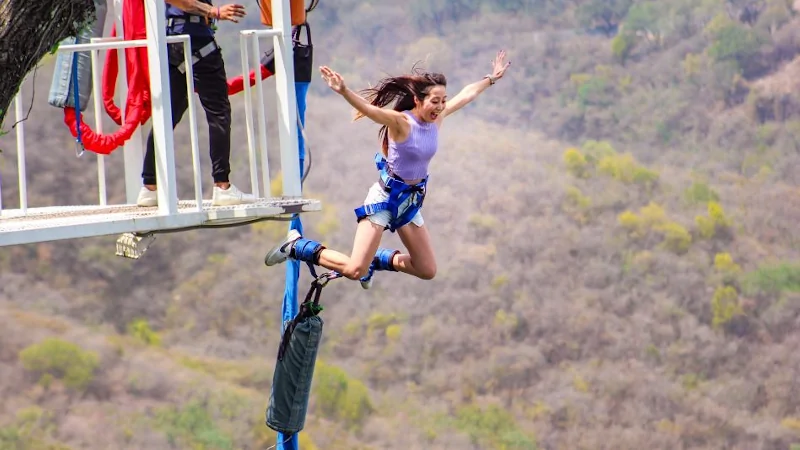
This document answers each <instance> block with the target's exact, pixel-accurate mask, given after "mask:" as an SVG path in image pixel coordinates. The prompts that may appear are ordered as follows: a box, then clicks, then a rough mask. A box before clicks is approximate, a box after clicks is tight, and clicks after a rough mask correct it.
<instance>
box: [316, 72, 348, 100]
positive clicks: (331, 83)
mask: <svg viewBox="0 0 800 450" xmlns="http://www.w3.org/2000/svg"><path fill="white" fill-rule="evenodd" d="M319 71H320V73H321V74H322V79H323V80H325V82H326V83H328V87H330V88H331V89H333V90H334V91H335V92H337V93H339V94H341V93H343V92H344V90H345V86H344V79H342V76H341V75H339V74H338V73H336V72H334V71H333V70H331V69H330V68H329V67H328V66H321V67H320V68H319Z"/></svg>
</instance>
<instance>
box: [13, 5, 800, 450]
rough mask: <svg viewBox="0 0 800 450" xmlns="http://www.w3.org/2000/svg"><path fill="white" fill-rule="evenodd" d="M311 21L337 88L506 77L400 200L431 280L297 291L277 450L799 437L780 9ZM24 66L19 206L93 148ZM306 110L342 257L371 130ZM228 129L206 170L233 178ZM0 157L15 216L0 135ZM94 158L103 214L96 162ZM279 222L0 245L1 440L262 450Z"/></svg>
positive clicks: (784, 38) (453, 130)
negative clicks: (312, 371)
mask: <svg viewBox="0 0 800 450" xmlns="http://www.w3.org/2000/svg"><path fill="white" fill-rule="evenodd" d="M247 6H248V11H249V13H250V16H249V17H248V18H247V20H246V21H245V22H244V23H242V24H239V25H234V24H230V23H225V24H222V26H221V27H220V33H221V35H220V42H221V43H222V45H223V48H224V52H225V57H226V66H227V68H228V75H229V76H234V75H237V74H239V72H240V69H239V67H240V64H239V59H238V57H239V53H238V41H237V39H238V38H237V35H236V30H237V29H238V28H239V27H244V28H253V27H256V26H258V19H257V17H256V16H257V9H255V5H253V6H252V7H251V6H250V5H247ZM310 20H311V21H312V27H313V29H312V31H313V33H314V35H313V38H314V44H315V49H314V50H315V64H325V65H329V66H331V67H332V68H333V69H335V70H337V71H340V72H341V73H342V74H343V75H344V76H345V80H346V81H347V83H348V85H349V86H350V87H352V88H354V89H360V88H363V87H366V86H367V85H368V83H370V82H372V83H374V82H375V81H376V80H377V79H378V78H379V77H381V76H382V75H383V74H385V73H387V72H388V73H397V72H400V71H407V70H409V69H410V68H411V66H412V65H413V64H414V63H415V62H417V61H422V63H423V66H424V67H426V68H430V69H433V70H440V71H442V72H444V73H445V74H446V75H447V76H448V81H449V83H448V91H449V92H450V93H451V95H453V94H454V93H455V92H457V91H458V89H460V87H461V86H463V85H464V84H466V83H468V82H471V81H474V80H477V79H480V78H481V77H482V76H483V75H484V74H485V73H486V72H488V71H489V70H490V68H491V66H490V63H489V61H490V59H491V58H492V57H493V56H494V54H495V52H496V51H497V50H499V49H505V50H506V51H507V52H508V55H509V59H510V60H511V61H512V65H511V68H510V69H509V71H508V72H507V75H506V76H505V77H504V78H503V80H501V82H499V83H498V84H497V85H495V86H493V87H491V88H490V89H489V90H487V91H486V92H485V93H484V94H483V96H481V97H480V98H479V99H478V100H477V101H476V102H475V103H474V104H473V105H470V106H469V107H467V108H465V109H464V110H463V112H461V113H459V114H457V115H456V116H453V117H452V118H449V119H448V121H447V123H446V124H445V126H444V127H443V129H442V143H441V147H440V148H441V151H440V153H439V154H438V155H437V156H436V158H435V159H434V162H433V163H432V166H431V180H430V184H429V197H428V198H426V201H425V209H424V215H425V220H426V224H427V225H428V227H429V229H430V232H431V236H432V239H433V242H434V248H435V251H436V254H437V259H438V272H437V275H436V278H434V279H433V280H431V281H422V280H416V279H412V278H410V277H406V276H403V275H400V274H395V273H379V274H378V275H377V276H376V278H375V282H374V285H373V289H372V290H370V291H363V290H362V289H361V288H360V287H359V285H358V284H357V283H352V282H349V281H346V280H340V281H336V282H334V283H332V284H331V285H330V286H329V287H328V288H326V290H325V293H324V297H323V303H324V304H325V306H326V308H325V311H324V313H323V317H324V318H325V336H324V343H323V348H322V352H321V354H320V358H319V365H318V367H317V372H316V376H315V386H314V391H313V394H312V400H311V406H310V413H309V418H308V421H307V426H306V429H305V430H304V433H303V438H302V439H303V441H302V442H303V443H302V445H301V447H302V448H304V449H305V448H319V449H340V448H341V449H388V450H392V449H408V448H414V449H417V448H436V449H498V450H500V449H502V450H511V449H536V448H539V449H548V450H549V449H643V448H648V449H651V448H652V449H656V448H657V449H678V448H687V449H688V448H691V449H723V448H724V449H776V450H777V449H781V450H786V449H791V450H795V448H796V447H797V448H800V407H798V405H800V383H799V382H798V380H800V376H798V374H799V373H800V356H798V355H797V352H796V348H797V343H798V340H800V333H798V331H797V324H798V323H800V257H799V256H798V253H799V250H800V228H798V227H797V223H798V221H799V220H800V186H798V180H800V147H798V143H799V142H800V141H798V139H800V116H798V112H800V109H798V107H797V106H798V105H800V102H799V101H798V100H799V99H798V96H797V94H796V92H797V89H796V88H795V86H796V81H795V80H797V79H798V75H800V65H798V64H800V63H799V62H798V60H796V59H795V57H796V55H797V53H798V49H800V34H798V33H797V31H796V30H797V29H798V24H800V19H799V18H798V17H797V13H796V11H795V10H793V9H792V7H791V2H786V1H782V0H775V1H771V0H767V1H765V2H761V3H757V2H751V3H748V2H745V1H729V2H723V1H716V0H702V1H698V0H694V1H690V0H669V1H659V2H655V1H647V2H642V1H634V2H632V1H629V0H613V1H610V0H605V1H601V0H594V1H581V0H571V1H567V0H547V1H538V0H537V1H533V0H516V1H493V2H489V1H481V0H458V1H448V2H444V1H438V0H434V1H432V0H427V1H422V0H412V1H409V2H405V3H403V4H402V5H400V4H397V5H394V6H392V5H388V4H386V2H378V1H362V2H355V1H352V0H342V1H340V2H336V3H331V2H325V1H324V0H323V2H321V3H320V6H319V7H318V9H317V10H315V11H314V12H313V13H312V15H311V16H310ZM51 73H52V60H49V61H44V62H43V64H42V67H41V68H40V69H39V71H38V75H37V78H36V80H35V86H36V90H35V97H34V102H35V103H34V105H33V107H32V110H31V114H30V119H29V125H28V128H26V133H27V143H28V147H29V149H30V150H29V151H28V174H29V184H30V187H29V195H30V204H31V206H43V205H49V204H70V203H90V202H94V201H96V188H97V181H96V170H95V166H94V164H93V158H92V157H91V156H90V155H85V156H84V158H82V159H77V158H75V157H74V156H73V153H72V144H71V142H72V140H71V138H70V135H69V134H68V132H67V130H66V128H65V127H64V125H63V123H62V117H61V115H60V111H58V110H56V109H54V108H52V107H50V106H48V105H47V103H46V99H45V98H44V97H45V94H42V93H43V92H46V91H47V88H48V86H49V83H50V76H51V75H50V74H51ZM273 86H274V81H273V80H272V79H270V80H268V81H267V82H266V87H267V89H265V91H267V92H269V94H268V95H267V101H268V102H269V103H268V104H269V105H272V104H273V103H272V102H274V95H273V94H272V91H273V90H274V89H273ZM23 95H24V96H25V98H28V99H29V98H30V97H31V95H33V89H32V83H30V82H29V83H27V84H26V86H25V88H24V90H23ZM232 102H233V105H234V112H233V116H234V132H233V135H234V136H244V120H241V119H242V117H243V114H244V107H243V98H242V96H241V95H238V96H236V97H233V98H232ZM308 107H309V110H308V113H307V114H308V115H307V122H308V125H307V127H308V129H307V132H308V133H309V138H310V145H311V151H312V154H313V168H312V172H311V175H310V176H309V178H308V180H307V183H306V185H305V190H306V192H307V193H308V196H310V197H313V198H319V199H321V200H322V202H323V209H324V210H323V212H320V213H309V214H308V215H306V216H304V218H303V219H304V224H305V226H306V229H307V233H308V234H309V236H311V237H314V238H318V239H321V240H322V241H323V242H324V243H325V244H326V245H328V246H330V247H333V248H336V249H341V250H343V251H347V250H348V249H349V247H350V245H352V236H353V232H354V230H355V221H354V215H353V208H354V207H356V206H357V205H358V204H359V203H360V202H361V201H362V200H363V198H364V196H365V195H366V190H367V188H368V187H369V185H370V184H371V183H373V181H374V180H375V178H374V177H375V169H374V164H373V163H372V156H373V154H374V153H375V151H376V150H377V149H378V144H377V126H375V125H373V124H370V123H368V122H366V121H358V122H355V123H353V122H352V117H353V112H352V110H351V109H350V108H349V106H348V105H347V104H346V103H345V102H344V101H343V100H341V99H340V98H338V97H336V96H335V95H333V94H332V93H330V92H329V90H328V88H327V87H326V86H325V85H324V84H323V83H322V82H321V80H319V79H315V80H314V82H313V83H312V89H311V93H310V95H309V100H308ZM268 111H272V109H268ZM198 117H200V119H199V136H200V142H201V143H202V145H201V152H203V153H205V152H206V149H207V146H206V145H207V144H206V142H207V128H206V126H205V120H204V119H203V118H202V114H199V115H198ZM87 120H93V118H92V117H91V113H88V114H87ZM107 123H108V124H109V125H108V127H107V129H113V127H111V125H110V124H111V122H110V120H108V121H107ZM187 124H188V121H185V122H184V123H181V124H180V125H179V126H178V128H177V129H176V142H178V143H179V144H178V147H177V148H176V154H177V160H178V162H179V164H181V167H183V168H184V169H185V170H182V171H181V173H180V176H179V181H180V183H181V185H180V189H179V192H181V194H182V195H184V196H187V197H188V196H190V195H191V192H192V184H191V183H192V180H191V171H190V170H189V167H190V166H191V159H190V153H189V144H188V125H187ZM10 126H11V123H10V122H8V121H7V122H6V123H5V124H4V125H3V129H6V130H9V129H10ZM271 126H272V127H273V129H274V127H275V124H274V123H272V124H271ZM274 134H275V133H273V135H272V136H270V148H271V149H277V138H276V137H275V136H274ZM244 142H246V141H245V140H244V139H237V140H235V141H234V146H233V158H234V161H233V173H232V181H233V182H234V183H235V184H237V185H238V186H240V187H241V188H243V189H247V188H248V187H249V176H248V173H247V154H246V145H245V144H244ZM0 148H2V149H3V152H2V153H0V174H2V179H3V182H2V183H3V184H2V199H3V206H4V208H9V207H16V205H17V204H18V203H17V201H18V200H17V199H18V193H17V191H16V187H15V186H14V185H13V183H14V181H15V174H16V166H15V164H16V154H15V144H14V137H13V133H11V134H10V135H7V136H3V137H0ZM275 154H276V155H277V152H276V153H275ZM271 163H272V164H271V166H270V167H278V166H279V164H278V160H277V157H276V159H275V161H274V162H273V161H271ZM202 164H203V167H204V170H205V171H207V170H208V167H209V162H208V158H207V157H206V156H205V154H204V155H203V159H202ZM108 166H109V169H108V170H109V172H108V179H109V180H112V181H111V182H110V184H109V201H113V202H121V201H123V198H124V191H123V189H124V187H123V185H122V182H121V181H120V180H121V177H122V173H123V172H122V170H123V169H122V155H121V151H117V152H116V153H114V154H112V155H111V156H110V157H109V161H108ZM278 175H279V174H277V173H276V174H275V176H276V178H277V176H278ZM205 181H206V182H208V183H209V184H210V180H205ZM207 190H208V188H206V191H207ZM0 220H1V219H0ZM285 230H286V224H285V223H270V222H267V223H261V224H257V225H253V226H248V227H240V228H232V229H224V230H204V231H189V232H184V233H178V234H169V235H162V236H159V237H158V239H157V240H156V242H155V244H154V245H153V247H151V248H150V250H148V252H147V254H146V255H145V256H144V257H143V258H142V259H141V260H138V261H131V260H125V259H122V258H119V257H116V256H114V255H113V243H114V238H113V237H105V238H93V239H82V240H73V241H66V242H53V243H44V244H38V245H28V246H16V247H5V248H3V249H2V250H0V362H1V363H0V393H2V395H3V398H4V399H5V401H4V402H2V405H1V406H0V448H10V449H59V450H61V449H68V448H69V449H78V448H81V449H107V448H196V449H234V448H236V449H263V448H266V447H267V446H268V445H271V444H272V443H274V433H272V432H271V431H270V430H268V429H267V428H266V427H265V426H263V414H264V409H265V408H266V406H267V401H268V396H269V388H270V385H271V383H270V382H271V377H272V368H273V363H274V359H275V354H276V353H275V352H276V350H277V344H278V342H279V339H280V335H279V333H278V330H279V320H280V302H281V298H282V294H283V285H284V276H285V272H284V268H282V267H279V268H266V267H265V266H264V265H263V263H262V261H263V256H264V253H265V252H266V251H267V250H268V249H269V248H270V247H271V246H272V245H274V244H275V243H276V242H277V241H278V239H280V237H281V236H282V235H283V234H284V233H285ZM383 245H385V246H394V247H398V246H400V241H399V239H398V238H397V236H395V235H389V234H388V233H387V235H386V237H385V240H384V244H383ZM309 281H310V277H309V276H308V274H307V273H306V272H305V269H304V273H303V275H302V278H301V289H303V290H304V289H305V288H306V286H308V282H309ZM54 339H55V340H54Z"/></svg>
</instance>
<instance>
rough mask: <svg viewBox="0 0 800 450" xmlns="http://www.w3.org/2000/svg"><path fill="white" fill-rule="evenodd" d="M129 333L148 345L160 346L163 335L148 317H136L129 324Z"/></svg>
mask: <svg viewBox="0 0 800 450" xmlns="http://www.w3.org/2000/svg"><path fill="white" fill-rule="evenodd" d="M128 334H130V335H131V336H133V337H135V338H136V339H138V340H140V341H142V342H143V343H145V344H146V345H153V346H156V347H158V346H160V345H161V336H159V335H158V333H156V332H155V331H153V329H152V328H150V324H149V323H148V322H147V319H136V320H134V321H133V322H131V323H129V324H128Z"/></svg>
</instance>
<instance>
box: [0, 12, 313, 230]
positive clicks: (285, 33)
mask: <svg viewBox="0 0 800 450" xmlns="http://www.w3.org/2000/svg"><path fill="white" fill-rule="evenodd" d="M272 2H273V23H274V26H275V27H274V28H272V29H260V30H243V31H241V32H240V45H241V49H240V50H241V56H242V76H243V82H244V95H245V116H246V123H247V125H246V127H247V139H248V154H249V163H250V164H249V165H250V168H249V169H250V182H251V189H252V193H253V194H254V195H255V196H256V197H259V198H260V197H261V191H260V189H259V183H258V162H257V159H258V157H257V156H260V157H261V171H262V187H263V191H264V196H265V197H267V196H269V194H270V174H269V163H268V158H267V155H268V151H267V150H268V148H267V125H266V109H265V105H264V97H263V86H262V80H261V70H260V63H259V58H260V53H261V51H260V47H259V38H261V37H272V38H273V39H274V47H275V72H276V73H275V74H274V75H275V79H276V87H277V112H278V131H279V142H280V147H281V154H280V163H281V170H282V171H283V189H282V191H283V193H282V195H283V197H296V198H297V197H300V196H301V190H300V182H301V180H300V166H299V159H298V136H297V125H296V120H297V119H296V118H297V104H296V99H295V93H294V61H293V57H292V42H291V29H289V30H282V28H281V25H282V24H283V23H286V24H289V23H290V22H289V19H290V18H289V7H288V4H286V5H284V3H288V1H287V0H272ZM159 3H160V4H159ZM145 6H146V8H145V9H146V14H147V25H148V39H146V40H130V41H125V40H123V39H122V38H121V37H103V38H93V39H92V40H91V42H90V43H86V44H70V45H62V46H59V48H58V52H62V53H72V52H76V51H90V52H91V70H92V95H93V96H94V99H93V105H92V108H93V110H94V116H95V131H96V132H97V133H102V132H103V126H102V115H103V113H104V111H103V109H102V102H101V95H102V92H101V79H100V73H101V72H100V71H101V70H102V67H101V66H100V54H99V52H100V50H107V49H124V48H134V47H145V46H146V47H148V59H149V60H150V67H149V68H150V75H151V101H152V107H153V115H152V120H153V133H154V138H155V148H156V174H157V183H158V186H159V189H158V194H159V198H158V200H159V214H161V215H171V214H176V213H177V194H176V186H175V183H176V177H175V158H174V149H173V147H172V145H171V144H172V127H171V124H172V123H171V121H170V120H166V119H167V118H169V117H170V114H171V108H170V102H169V100H168V99H169V97H168V96H167V95H166V94H167V93H169V83H168V80H167V78H166V73H165V72H166V71H164V70H154V69H155V68H159V67H162V66H163V64H166V60H165V55H166V52H165V50H166V49H165V48H164V49H160V48H159V47H158V44H159V43H163V44H164V47H166V43H181V44H183V49H184V65H185V67H186V73H185V75H186V82H187V92H188V93H189V96H190V101H189V102H188V103H189V105H188V112H189V128H190V136H191V152H192V169H193V178H194V200H195V204H196V208H197V210H198V211H202V210H203V203H202V202H203V191H202V173H201V166H200V153H199V145H198V136H197V112H196V106H195V102H194V97H193V95H194V74H193V67H192V61H191V58H192V54H191V48H190V41H189V36H188V35H180V36H169V37H167V36H166V34H165V20H164V14H163V12H164V9H163V8H164V6H163V2H158V1H156V0H147V1H146V2H145ZM153 30H157V31H155V32H153ZM120 34H122V31H121V30H120ZM248 44H250V47H251V50H252V51H251V52H250V53H248V51H247V50H248V48H247V47H248ZM119 53H120V54H122V53H123V52H119ZM250 56H252V58H253V59H254V60H255V63H254V67H255V70H254V76H255V87H256V95H257V99H258V103H257V108H258V121H257V132H258V148H259V153H260V154H259V155H257V153H256V145H255V139H254V134H255V133H254V130H253V128H254V122H253V120H254V119H253V116H254V115H253V104H252V98H251V94H252V87H251V86H250V60H249V58H250ZM121 59H122V58H121ZM119 67H120V71H119V74H120V77H121V78H124V77H125V74H126V71H125V70H124V67H125V66H124V64H120V66H119ZM73 70H76V69H75V68H73ZM126 81H127V80H123V83H125V84H127V83H126ZM20 91H21V89H20ZM165 91H166V92H165ZM21 100H22V99H21V92H19V93H17V95H16V97H15V100H14V101H15V106H16V108H15V109H16V115H17V121H18V123H17V125H16V129H17V130H16V132H17V134H16V137H17V166H18V175H19V176H18V178H19V195H20V210H21V211H20V212H21V213H22V214H23V215H25V214H27V209H28V201H27V200H28V197H27V176H26V169H25V125H24V122H23V121H21V120H22V119H23V111H22V109H23V108H22V101H21ZM121 103H122V102H121ZM120 109H121V110H123V112H124V107H123V105H122V104H121V105H120ZM165 110H166V111H165ZM167 113H169V114H167ZM134 136H136V134H134ZM79 156H80V154H79ZM130 162H131V161H129V160H128V158H126V161H125V173H126V175H125V177H126V190H127V191H128V192H127V198H128V202H129V203H130V200H131V198H132V195H131V194H132V193H131V192H130V190H131V188H132V186H131V183H130V182H129V181H130V180H131V179H132V177H138V176H139V175H138V171H139V170H140V168H141V161H135V163H136V164H130ZM134 171H135V173H134ZM97 176H98V185H99V192H98V197H99V200H98V203H99V204H100V205H107V188H106V166H105V156H104V155H101V154H97ZM137 192H138V188H137ZM1 205H2V204H0V214H1V213H2V206H1Z"/></svg>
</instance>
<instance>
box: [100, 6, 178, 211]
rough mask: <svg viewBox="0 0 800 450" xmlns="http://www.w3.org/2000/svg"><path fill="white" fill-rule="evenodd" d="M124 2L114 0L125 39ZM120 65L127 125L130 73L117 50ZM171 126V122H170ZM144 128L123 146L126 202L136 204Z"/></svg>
mask: <svg viewBox="0 0 800 450" xmlns="http://www.w3.org/2000/svg"><path fill="white" fill-rule="evenodd" d="M122 8H123V0H114V21H115V23H116V25H117V36H118V37H119V38H120V39H124V38H125V29H124V27H123V25H122ZM117 61H118V64H119V77H118V79H117V83H118V84H117V105H118V106H119V109H120V113H121V118H122V123H125V104H126V102H127V99H128V71H127V70H126V67H125V50H124V49H121V48H120V49H117ZM170 124H171V122H170ZM142 142H143V138H142V128H141V127H137V128H136V130H134V131H133V134H131V137H130V139H128V140H127V141H125V144H124V145H123V147H122V148H123V152H122V160H123V164H124V167H125V202H126V203H130V204H135V203H136V199H137V197H138V196H139V189H140V188H141V187H142V162H143V161H144V151H143V149H142V148H143V147H142Z"/></svg>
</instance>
